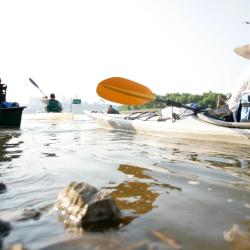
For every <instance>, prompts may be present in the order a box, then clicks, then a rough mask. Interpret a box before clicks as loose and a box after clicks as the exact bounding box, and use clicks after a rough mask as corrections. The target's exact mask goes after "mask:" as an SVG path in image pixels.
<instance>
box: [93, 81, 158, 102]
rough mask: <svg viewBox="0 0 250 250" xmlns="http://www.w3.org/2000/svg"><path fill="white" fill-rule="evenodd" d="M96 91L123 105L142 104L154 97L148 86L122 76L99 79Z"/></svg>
mask: <svg viewBox="0 0 250 250" xmlns="http://www.w3.org/2000/svg"><path fill="white" fill-rule="evenodd" d="M96 92H97V94H98V95H99V96H100V97H102V98H104V99H106V100H109V101H111V102H116V103H120V104H124V105H143V104H145V103H148V102H151V101H154V100H155V99H156V96H155V95H154V94H153V93H152V91H151V90H150V89H149V88H147V87H145V86H144V85H142V84H140V83H137V82H134V81H131V80H128V79H125V78H122V77H111V78H108V79H106V80H103V81H101V82H100V83H99V84H98V86H97V89H96Z"/></svg>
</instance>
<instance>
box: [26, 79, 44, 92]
mask: <svg viewBox="0 0 250 250" xmlns="http://www.w3.org/2000/svg"><path fill="white" fill-rule="evenodd" d="M29 80H30V82H31V83H32V84H33V85H34V86H35V87H36V88H38V89H39V90H40V92H41V93H42V94H43V95H44V96H46V95H45V94H44V93H43V91H42V90H41V89H40V88H39V87H38V85H37V84H36V83H35V82H34V81H33V80H32V79H31V78H29Z"/></svg>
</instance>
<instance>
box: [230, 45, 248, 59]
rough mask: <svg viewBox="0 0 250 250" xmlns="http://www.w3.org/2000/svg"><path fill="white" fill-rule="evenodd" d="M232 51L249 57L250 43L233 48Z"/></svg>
mask: <svg viewBox="0 0 250 250" xmlns="http://www.w3.org/2000/svg"><path fill="white" fill-rule="evenodd" d="M234 52H235V53H237V54H238V55H240V56H243V57H245V58H246V59H250V44H247V45H243V46H240V47H238V48H235V49H234Z"/></svg>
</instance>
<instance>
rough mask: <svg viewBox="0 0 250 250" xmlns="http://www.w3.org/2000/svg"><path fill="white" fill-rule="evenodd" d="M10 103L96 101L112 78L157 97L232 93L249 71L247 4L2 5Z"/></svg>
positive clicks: (1, 65) (81, 0) (175, 0)
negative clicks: (50, 98) (243, 51)
mask: <svg viewBox="0 0 250 250" xmlns="http://www.w3.org/2000/svg"><path fill="white" fill-rule="evenodd" d="M0 10H1V14H0V45H1V46H0V77H1V79H2V83H5V84H7V85H8V90H7V101H18V102H19V103H20V104H23V103H25V102H27V101H28V100H29V98H30V97H31V96H41V93H40V92H39V90H38V89H37V88H35V87H34V86H33V85H32V84H31V83H30V82H29V81H28V78H29V77H31V78H32V79H33V80H34V81H35V82H36V83H37V84H38V85H39V87H40V88H41V89H42V91H43V92H45V93H47V94H49V93H51V92H54V93H55V94H56V96H57V97H58V99H61V98H62V96H67V97H71V96H72V97H75V96H76V95H78V96H79V97H81V98H82V100H85V101H88V102H93V101H96V100H97V101H98V100H99V98H98V96H97V94H96V86H97V84H98V83H99V82H100V81H102V80H103V79H105V78H108V77H111V76H121V77H125V78H128V79H131V80H134V81H137V82H140V83H142V84H144V85H146V86H148V87H149V88H151V89H152V91H153V92H154V93H156V94H159V95H160V94H166V93H168V92H190V93H202V92H205V91H209V90H212V91H214V92H223V93H229V92H230V91H231V90H232V88H233V87H234V84H235V82H236V81H237V78H238V76H239V74H240V71H241V70H242V69H243V68H244V67H245V66H247V65H248V64H249V61H248V60H247V59H244V58H242V57H240V56H238V55H236V54H235V53H234V52H233V49H234V48H235V47H239V46H241V45H245V44H248V43H250V25H247V24H244V23H243V22H245V21H250V1H249V0H0Z"/></svg>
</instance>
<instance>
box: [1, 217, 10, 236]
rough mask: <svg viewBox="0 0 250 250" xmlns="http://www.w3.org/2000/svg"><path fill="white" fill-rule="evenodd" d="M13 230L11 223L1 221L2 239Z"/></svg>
mask: <svg viewBox="0 0 250 250" xmlns="http://www.w3.org/2000/svg"><path fill="white" fill-rule="evenodd" d="M10 229H11V226H10V223H9V222H6V221H3V220H0V237H1V236H7V235H8V233H9V231H10Z"/></svg>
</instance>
